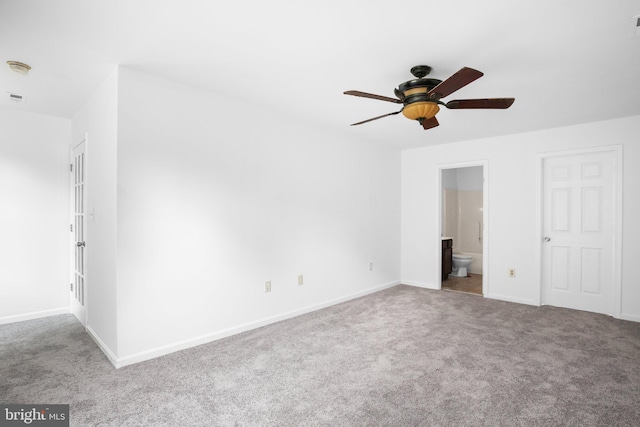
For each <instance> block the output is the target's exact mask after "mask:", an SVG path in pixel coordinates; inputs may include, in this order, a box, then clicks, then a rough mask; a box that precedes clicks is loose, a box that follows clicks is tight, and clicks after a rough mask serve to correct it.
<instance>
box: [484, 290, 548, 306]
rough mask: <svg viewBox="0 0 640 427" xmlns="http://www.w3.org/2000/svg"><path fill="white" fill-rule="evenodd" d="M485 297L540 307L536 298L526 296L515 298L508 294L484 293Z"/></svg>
mask: <svg viewBox="0 0 640 427" xmlns="http://www.w3.org/2000/svg"><path fill="white" fill-rule="evenodd" d="M484 297H485V298H490V299H497V300H500V301H507V302H515V303H518V304H526V305H533V306H535V307H540V304H538V303H537V302H536V301H534V300H530V299H524V298H515V297H510V296H506V295H500V294H491V293H489V294H484Z"/></svg>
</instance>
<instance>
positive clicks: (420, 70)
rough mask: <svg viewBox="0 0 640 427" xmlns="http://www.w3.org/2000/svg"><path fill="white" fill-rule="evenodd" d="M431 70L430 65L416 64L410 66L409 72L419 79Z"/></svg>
mask: <svg viewBox="0 0 640 427" xmlns="http://www.w3.org/2000/svg"><path fill="white" fill-rule="evenodd" d="M430 72H431V67H429V66H428V65H416V66H415V67H413V68H411V74H413V75H414V76H416V78H418V79H421V78H423V77H424V76H426V75H428V74H429V73H430Z"/></svg>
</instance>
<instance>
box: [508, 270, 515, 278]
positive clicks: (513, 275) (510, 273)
mask: <svg viewBox="0 0 640 427" xmlns="http://www.w3.org/2000/svg"><path fill="white" fill-rule="evenodd" d="M509 277H516V269H515V268H510V269H509Z"/></svg>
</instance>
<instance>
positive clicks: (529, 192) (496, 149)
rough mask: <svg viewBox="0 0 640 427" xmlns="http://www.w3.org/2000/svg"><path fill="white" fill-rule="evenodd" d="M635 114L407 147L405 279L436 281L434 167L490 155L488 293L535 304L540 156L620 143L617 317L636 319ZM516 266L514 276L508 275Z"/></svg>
mask: <svg viewBox="0 0 640 427" xmlns="http://www.w3.org/2000/svg"><path fill="white" fill-rule="evenodd" d="M639 133H640V116H634V117H629V118H624V119H618V120H611V121H604V122H598V123H590V124H585V125H580V126H571V127H565V128H558V129H550V130H545V131H540V132H531V133H526V134H517V135H510V136H504V137H499V138H488V139H483V140H474V141H467V142H462V143H455V144H445V145H438V146H432V147H425V148H419V149H415V150H408V151H405V152H403V155H402V281H403V283H408V284H415V285H419V286H425V287H431V288H437V282H436V281H437V280H438V277H439V271H440V270H439V268H440V267H439V264H438V262H439V257H438V251H439V229H438V223H439V221H438V211H437V209H438V205H439V201H438V197H439V189H438V167H439V166H440V165H445V164H450V163H452V162H465V161H477V160H487V161H488V171H489V206H488V209H489V220H488V223H485V230H486V233H488V240H489V241H488V245H489V252H488V254H485V256H486V257H488V266H489V268H488V271H485V274H488V275H489V276H488V283H489V295H488V296H489V297H493V298H500V299H505V300H510V301H516V302H522V303H527V304H539V301H540V285H539V271H537V268H538V266H537V265H536V242H537V239H539V238H541V236H540V235H539V231H538V230H537V227H536V226H537V219H536V214H537V212H538V206H536V200H537V195H536V192H537V190H538V182H537V179H538V178H539V173H538V167H539V160H538V155H539V154H540V153H548V152H553V151H562V150H569V149H577V148H583V147H594V146H601V145H609V144H619V145H623V150H624V165H623V168H624V189H623V191H624V193H623V198H624V202H623V203H624V208H623V215H624V222H623V233H624V237H623V244H622V252H623V254H622V257H623V259H622V307H621V308H622V310H621V311H622V317H623V318H626V319H630V320H637V321H640V281H638V279H637V278H638V277H640V263H638V262H637V259H638V257H640V219H639V218H640V169H638V167H637V165H638V164H640V144H638V142H637V135H638V134H639ZM508 268H515V269H516V271H517V276H516V277H515V278H509V277H507V274H506V272H507V269H508Z"/></svg>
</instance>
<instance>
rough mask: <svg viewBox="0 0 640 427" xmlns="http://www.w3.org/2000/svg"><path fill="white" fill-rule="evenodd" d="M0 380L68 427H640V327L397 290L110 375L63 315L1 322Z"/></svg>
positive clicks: (1, 396) (2, 393)
mask: <svg viewBox="0 0 640 427" xmlns="http://www.w3.org/2000/svg"><path fill="white" fill-rule="evenodd" d="M0 378H1V381H0V402H2V403H68V404H70V405H71V406H70V408H71V425H73V426H142V425H144V426H153V425H166V426H236V425H239V426H320V425H322V426H482V425H484V426H554V425H563V426H637V425H640V324H638V323H633V322H626V321H621V320H616V319H612V318H609V317H607V316H602V315H598V314H592V313H585V312H580V311H574V310H566V309H559V308H553V307H531V306H526V305H519V304H513V303H507V302H502V301H496V300H489V299H484V298H478V297H477V296H473V295H465V294H461V293H456V292H442V291H433V290H426V289H421V288H415V287H409V286H397V287H394V288H391V289H388V290H385V291H382V292H378V293H375V294H372V295H368V296H365V297H362V298H359V299H356V300H352V301H349V302H346V303H343V304H339V305H336V306H333V307H330V308H327V309H323V310H320V311H316V312H314V313H310V314H307V315H304V316H300V317H297V318H294V319H290V320H287V321H283V322H280V323H276V324H273V325H270V326H266V327H263V328H260V329H256V330H253V331H250V332H246V333H243V334H240V335H236V336H233V337H230V338H226V339H224V340H220V341H217V342H214V343H210V344H206V345H202V346H199V347H196V348H192V349H189V350H185V351H181V352H178V353H174V354H171V355H168V356H165V357H162V358H158V359H155V360H152V361H148V362H144V363H140V364H137V365H132V366H128V367H125V368H122V369H119V370H116V369H114V368H113V367H112V366H111V365H110V364H109V362H108V361H107V359H106V358H105V357H104V356H103V355H102V353H101V352H100V351H99V350H98V348H97V347H96V346H95V344H94V343H93V341H92V340H91V339H90V338H89V337H88V336H87V335H86V333H85V332H84V331H83V328H82V327H81V326H80V325H79V324H78V323H77V322H76V321H75V319H74V318H73V317H72V316H71V315H62V316H56V317H51V318H47V319H40V320H33V321H28V322H22V323H15V324H10V325H4V326H0Z"/></svg>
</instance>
